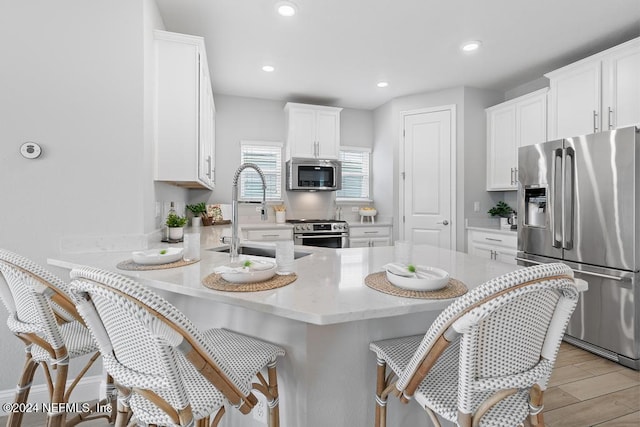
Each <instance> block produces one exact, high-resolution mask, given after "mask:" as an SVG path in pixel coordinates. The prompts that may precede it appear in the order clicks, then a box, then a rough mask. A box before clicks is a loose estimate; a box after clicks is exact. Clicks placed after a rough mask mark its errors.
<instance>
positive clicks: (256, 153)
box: [239, 141, 282, 201]
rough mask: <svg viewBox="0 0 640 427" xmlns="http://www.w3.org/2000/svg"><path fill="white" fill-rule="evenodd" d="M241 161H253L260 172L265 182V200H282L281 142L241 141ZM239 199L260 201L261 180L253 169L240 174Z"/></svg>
mask: <svg viewBox="0 0 640 427" xmlns="http://www.w3.org/2000/svg"><path fill="white" fill-rule="evenodd" d="M240 152H241V156H240V157H241V162H242V163H253V164H255V165H257V166H258V167H259V168H260V169H261V170H262V172H263V173H264V177H265V180H266V183H267V200H282V144H281V143H279V142H260V141H241V142H240ZM239 199H240V200H245V201H254V200H258V201H262V180H260V175H258V173H257V172H256V171H255V170H253V169H245V170H244V171H242V174H241V175H240V182H239Z"/></svg>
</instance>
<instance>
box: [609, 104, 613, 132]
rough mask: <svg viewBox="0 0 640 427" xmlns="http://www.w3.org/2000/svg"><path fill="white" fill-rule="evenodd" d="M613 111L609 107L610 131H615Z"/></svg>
mask: <svg viewBox="0 0 640 427" xmlns="http://www.w3.org/2000/svg"><path fill="white" fill-rule="evenodd" d="M612 118H613V110H612V109H611V107H609V129H613V120H611V119H612Z"/></svg>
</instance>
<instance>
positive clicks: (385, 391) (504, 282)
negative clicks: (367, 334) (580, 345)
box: [370, 263, 586, 427]
mask: <svg viewBox="0 0 640 427" xmlns="http://www.w3.org/2000/svg"><path fill="white" fill-rule="evenodd" d="M578 286H579V288H578ZM578 286H577V285H576V283H575V280H574V278H573V273H572V271H571V270H570V269H569V267H567V266H566V265H564V264H559V263H557V264H545V265H538V266H535V267H530V268H524V269H521V270H518V271H515V272H512V273H509V274H506V275H504V276H501V277H498V278H496V279H493V280H490V281H488V282H486V283H485V284H483V285H481V286H479V287H477V288H475V289H473V290H471V291H470V292H468V293H467V294H465V295H463V296H461V297H459V298H458V299H456V300H455V301H454V302H453V303H452V304H451V305H449V307H447V308H446V309H445V310H444V311H443V312H442V313H441V314H440V315H439V316H438V317H437V319H436V320H435V321H434V323H433V324H432V325H431V327H430V328H429V330H428V331H427V333H426V335H418V336H412V337H405V338H397V339H390V340H385V341H379V342H374V343H371V345H370V349H371V350H372V351H373V352H375V353H376V355H377V362H378V367H377V378H378V380H377V386H376V414H375V425H376V426H377V427H382V426H386V404H387V397H388V395H389V394H393V395H395V396H397V397H398V398H399V400H400V401H402V402H403V403H407V402H408V401H409V400H411V399H413V398H415V400H416V402H418V403H419V404H420V406H421V407H422V408H423V409H424V410H425V411H427V414H428V415H429V417H430V418H431V420H432V422H433V423H434V424H435V425H436V426H440V423H439V420H438V418H437V416H436V414H437V415H439V416H440V417H442V418H444V419H446V420H448V421H452V422H454V423H456V425H458V426H464V427H467V426H505V427H507V426H516V425H519V424H520V425H521V423H523V422H524V420H525V419H526V418H527V416H529V417H530V421H531V424H532V425H534V426H543V425H544V419H543V417H542V409H543V403H542V400H543V399H542V397H543V392H544V390H545V389H546V386H547V383H548V381H549V377H550V375H551V370H552V369H553V365H554V363H555V359H556V355H557V353H558V349H559V346H560V342H561V340H562V337H563V334H564V331H565V328H566V326H567V323H568V322H569V318H570V317H571V314H572V313H573V310H574V309H575V307H576V304H577V301H578V295H579V292H580V291H584V290H586V283H585V282H583V281H580V282H579V285H578ZM387 370H388V371H390V372H389V373H387Z"/></svg>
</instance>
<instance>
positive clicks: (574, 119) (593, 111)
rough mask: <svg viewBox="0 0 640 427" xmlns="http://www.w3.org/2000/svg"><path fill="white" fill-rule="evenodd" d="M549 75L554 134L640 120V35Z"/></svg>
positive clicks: (552, 136)
mask: <svg viewBox="0 0 640 427" xmlns="http://www.w3.org/2000/svg"><path fill="white" fill-rule="evenodd" d="M545 77H548V78H549V81H550V91H549V139H558V138H567V137H572V136H579V135H585V134H590V133H594V132H601V131H604V130H609V129H615V128H619V127H624V126H630V125H637V124H639V123H640V38H638V39H634V40H630V41H628V42H626V43H623V44H621V45H619V46H616V47H614V48H611V49H608V50H606V51H604V52H600V53H598V54H596V55H593V56H590V57H588V58H585V59H583V60H581V61H578V62H575V63H573V64H570V65H567V66H566V67H563V68H561V69H559V70H555V71H552V72H551V73H548V74H545Z"/></svg>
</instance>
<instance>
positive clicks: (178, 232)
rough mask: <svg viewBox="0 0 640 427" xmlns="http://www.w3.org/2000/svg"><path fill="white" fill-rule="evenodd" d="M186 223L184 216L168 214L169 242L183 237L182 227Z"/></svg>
mask: <svg viewBox="0 0 640 427" xmlns="http://www.w3.org/2000/svg"><path fill="white" fill-rule="evenodd" d="M186 223H187V217H186V216H179V215H176V214H174V213H170V214H169V215H168V216H167V221H166V224H167V227H169V240H180V239H182V236H183V235H184V226H185V224H186Z"/></svg>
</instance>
